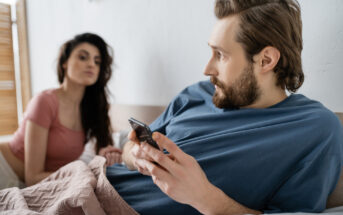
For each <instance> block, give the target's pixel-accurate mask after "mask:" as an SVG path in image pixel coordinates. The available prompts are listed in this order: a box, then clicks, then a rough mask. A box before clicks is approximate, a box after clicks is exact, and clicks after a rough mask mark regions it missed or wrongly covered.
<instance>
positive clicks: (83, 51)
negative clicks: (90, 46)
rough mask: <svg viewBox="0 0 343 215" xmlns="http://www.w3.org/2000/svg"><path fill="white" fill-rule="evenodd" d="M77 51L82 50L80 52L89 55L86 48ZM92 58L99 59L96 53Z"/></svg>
mask: <svg viewBox="0 0 343 215" xmlns="http://www.w3.org/2000/svg"><path fill="white" fill-rule="evenodd" d="M79 52H82V53H84V54H86V55H89V52H88V51H87V50H85V49H80V50H79ZM94 58H99V59H100V56H99V55H96V56H95V57H94Z"/></svg>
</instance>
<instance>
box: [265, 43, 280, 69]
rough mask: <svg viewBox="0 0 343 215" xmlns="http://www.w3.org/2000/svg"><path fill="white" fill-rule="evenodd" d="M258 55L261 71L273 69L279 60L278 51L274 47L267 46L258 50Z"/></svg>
mask: <svg viewBox="0 0 343 215" xmlns="http://www.w3.org/2000/svg"><path fill="white" fill-rule="evenodd" d="M260 56H261V58H260V66H261V69H262V72H269V71H271V70H274V68H275V66H276V65H277V63H278V62H279V59H280V51H279V50H278V49H277V48H275V47H272V46H267V47H265V48H264V49H263V50H262V51H261V52H260Z"/></svg>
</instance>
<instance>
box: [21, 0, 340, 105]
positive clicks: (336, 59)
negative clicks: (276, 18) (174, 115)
mask: <svg viewBox="0 0 343 215" xmlns="http://www.w3.org/2000/svg"><path fill="white" fill-rule="evenodd" d="M213 3H214V0H93V1H89V0H27V15H28V31H29V32H28V35H29V45H30V55H31V56H30V57H31V59H30V62H31V72H32V84H33V92H34V94H36V93H37V92H39V91H41V90H43V89H47V88H51V87H56V86H58V84H57V78H56V72H55V67H56V58H57V53H58V49H59V47H60V45H61V44H62V43H63V42H64V41H65V40H67V39H70V38H71V37H73V36H74V35H75V34H77V33H81V32H85V31H91V32H95V33H98V34H99V35H100V36H102V37H103V38H104V39H105V40H106V41H107V42H108V43H109V44H110V45H111V46H112V47H113V48H114V51H115V61H116V64H117V66H116V68H115V76H114V78H113V79H112V81H111V83H110V85H109V88H110V90H111V92H112V93H113V94H114V98H115V102H118V103H125V104H158V105H166V104H168V102H169V101H170V100H171V99H172V98H173V97H174V96H175V95H176V94H177V93H178V92H179V91H180V90H182V89H183V88H184V87H186V86H187V85H189V84H192V83H194V82H196V81H198V80H203V79H206V77H205V76H203V74H202V72H203V69H204V67H205V65H206V63H207V61H208V59H209V57H210V49H209V48H208V46H207V40H208V37H209V35H210V32H211V29H212V26H213V24H214V23H215V17H214V14H213ZM301 6H302V10H303V11H302V16H303V26H304V27H303V30H304V31H303V36H304V52H303V66H304V71H305V75H306V80H305V84H304V86H303V88H302V89H301V90H300V92H301V93H304V94H305V95H307V96H309V97H311V98H313V99H316V100H319V101H321V102H323V103H324V104H325V105H326V106H327V107H329V108H330V109H332V110H333V111H341V112H343V96H342V94H341V92H343V87H342V84H341V83H342V81H343V72H342V71H341V68H342V67H343V62H342V60H341V59H343V43H342V40H343V39H342V38H343V24H342V22H341V21H340V20H343V13H341V12H340V11H343V10H342V9H343V1H340V0H326V1H322V0H301Z"/></svg>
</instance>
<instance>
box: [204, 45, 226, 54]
mask: <svg viewBox="0 0 343 215" xmlns="http://www.w3.org/2000/svg"><path fill="white" fill-rule="evenodd" d="M207 44H208V46H210V47H211V48H212V49H214V50H219V51H221V52H224V53H228V51H226V50H225V49H223V48H221V47H219V46H216V45H211V44H210V43H207Z"/></svg>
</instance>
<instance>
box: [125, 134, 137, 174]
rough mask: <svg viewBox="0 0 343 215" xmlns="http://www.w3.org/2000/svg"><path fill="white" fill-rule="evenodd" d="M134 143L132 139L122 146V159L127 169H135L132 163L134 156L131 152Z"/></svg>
mask: <svg viewBox="0 0 343 215" xmlns="http://www.w3.org/2000/svg"><path fill="white" fill-rule="evenodd" d="M135 145H136V143H135V142H133V141H128V142H126V143H125V145H124V147H123V154H122V159H123V161H124V163H125V165H126V167H127V168H128V169H129V170H136V169H137V168H136V167H135V165H134V160H135V158H134V156H133V154H132V148H133V147H134V146H135Z"/></svg>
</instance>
